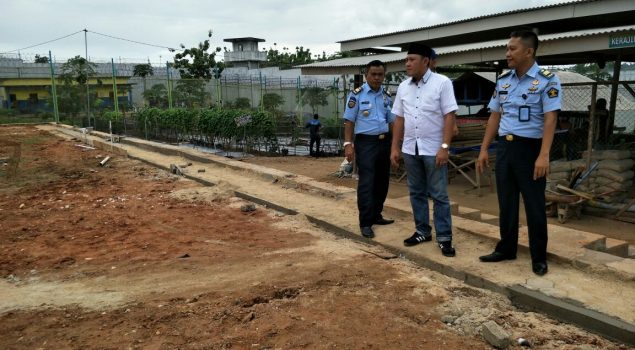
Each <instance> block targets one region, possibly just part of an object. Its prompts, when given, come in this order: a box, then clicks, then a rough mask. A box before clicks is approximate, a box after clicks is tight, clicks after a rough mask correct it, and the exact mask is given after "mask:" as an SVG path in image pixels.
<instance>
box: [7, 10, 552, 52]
mask: <svg viewBox="0 0 635 350" xmlns="http://www.w3.org/2000/svg"><path fill="white" fill-rule="evenodd" d="M0 2H1V3H2V6H0V33H1V35H0V55H3V56H18V54H19V57H20V58H22V59H24V60H25V61H30V60H32V59H33V58H34V56H35V55H36V54H39V55H48V51H49V50H50V51H51V52H52V55H53V57H54V59H55V60H56V61H62V62H63V61H66V59H68V58H71V57H74V56H76V55H80V56H82V57H83V56H84V55H85V45H84V31H83V30H84V29H87V30H88V32H87V35H86V42H87V48H88V56H89V58H90V59H91V60H93V61H96V62H98V61H110V59H111V58H112V59H114V60H115V62H128V63H138V62H146V61H150V62H152V63H153V64H159V62H165V61H168V60H169V61H171V60H172V58H173V56H174V52H170V51H169V50H168V49H167V48H175V49H178V48H179V45H180V44H183V45H185V47H187V48H189V47H192V46H196V45H198V43H199V42H201V41H203V40H205V39H207V32H208V30H210V29H211V30H212V31H213V35H212V39H211V44H212V47H221V48H222V47H227V48H228V49H230V50H231V43H225V42H223V39H224V38H236V37H257V38H262V39H265V40H266V41H265V42H264V43H260V46H259V48H260V50H262V49H263V48H264V49H269V48H271V47H274V43H275V44H277V45H275V47H277V48H278V49H280V50H282V48H283V47H288V48H290V49H291V51H295V47H296V46H303V47H305V48H309V49H310V50H311V53H312V54H321V53H322V52H323V51H324V52H326V53H327V54H331V53H334V52H337V51H339V49H340V46H339V44H337V41H342V40H347V39H354V38H359V37H365V36H370V35H378V34H384V33H390V32H395V31H402V30H408V29H414V28H420V27H426V26H430V25H436V24H442V23H447V22H452V21H458V20H463V19H468V18H473V17H478V16H484V15H489V14H495V13H500V12H505V11H511V10H518V9H526V8H532V7H538V6H544V5H551V4H555V3H560V2H563V1H552V0H506V1H502V0H489V1H475V0H471V1H466V0H445V1H439V0H381V1H378V0H365V1H349V0H319V1H315V0H304V1H302V0H300V1H293V0H285V1H282V0H262V1H256V0H252V1H247V0H226V1H222V2H221V1H205V0H198V1H196V0H179V1H173V0H163V1H147V0H127V1H121V0H110V1H79V0H20V1H11V0H1V1H0ZM475 5H476V6H475ZM73 33H76V34H73ZM97 33H99V34H105V35H109V36H114V37H118V38H122V39H127V40H132V41H137V42H142V43H147V44H152V45H157V46H159V47H154V46H147V45H141V44H137V43H132V42H129V41H124V40H118V39H113V38H109V37H105V36H102V35H99V34H97ZM71 34H72V35H71ZM67 35H70V36H68V37H66V38H64V39H61V40H57V41H53V42H49V43H46V44H43V45H40V46H37V47H31V48H27V47H29V46H33V45H36V44H40V43H44V42H47V41H50V40H53V39H57V38H61V37H64V36H67ZM18 50H19V51H18ZM221 56H222V55H221Z"/></svg>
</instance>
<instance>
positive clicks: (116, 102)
mask: <svg viewBox="0 0 635 350" xmlns="http://www.w3.org/2000/svg"><path fill="white" fill-rule="evenodd" d="M110 64H111V65H112V93H113V96H114V97H113V104H114V108H115V113H119V95H118V94H117V75H116V72H115V61H114V59H112V58H111V59H110Z"/></svg>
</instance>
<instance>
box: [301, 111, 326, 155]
mask: <svg viewBox="0 0 635 350" xmlns="http://www.w3.org/2000/svg"><path fill="white" fill-rule="evenodd" d="M319 117H320V116H319V115H318V114H317V113H315V114H314V115H313V119H311V120H309V122H308V123H306V126H305V127H304V128H305V129H309V136H310V141H309V155H310V156H314V157H319V156H320V140H321V139H322V138H321V137H320V127H321V126H322V123H320V121H319V120H318V118H319ZM314 144H315V145H316V147H315V152H313V145H314Z"/></svg>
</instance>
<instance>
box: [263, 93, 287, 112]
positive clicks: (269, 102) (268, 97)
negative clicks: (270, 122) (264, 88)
mask: <svg viewBox="0 0 635 350" xmlns="http://www.w3.org/2000/svg"><path fill="white" fill-rule="evenodd" d="M283 104H284V98H283V97H282V96H280V95H278V94H276V93H273V92H269V93H266V94H264V95H262V105H263V107H264V108H265V110H267V111H270V112H273V111H275V110H277V109H278V108H279V107H280V106H282V105H283Z"/></svg>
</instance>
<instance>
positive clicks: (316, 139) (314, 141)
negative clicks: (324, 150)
mask: <svg viewBox="0 0 635 350" xmlns="http://www.w3.org/2000/svg"><path fill="white" fill-rule="evenodd" d="M321 139H322V138H321V137H320V135H316V136H311V141H309V155H311V156H316V157H317V156H319V155H320V140H321ZM313 144H315V145H316V147H315V153H313Z"/></svg>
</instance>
